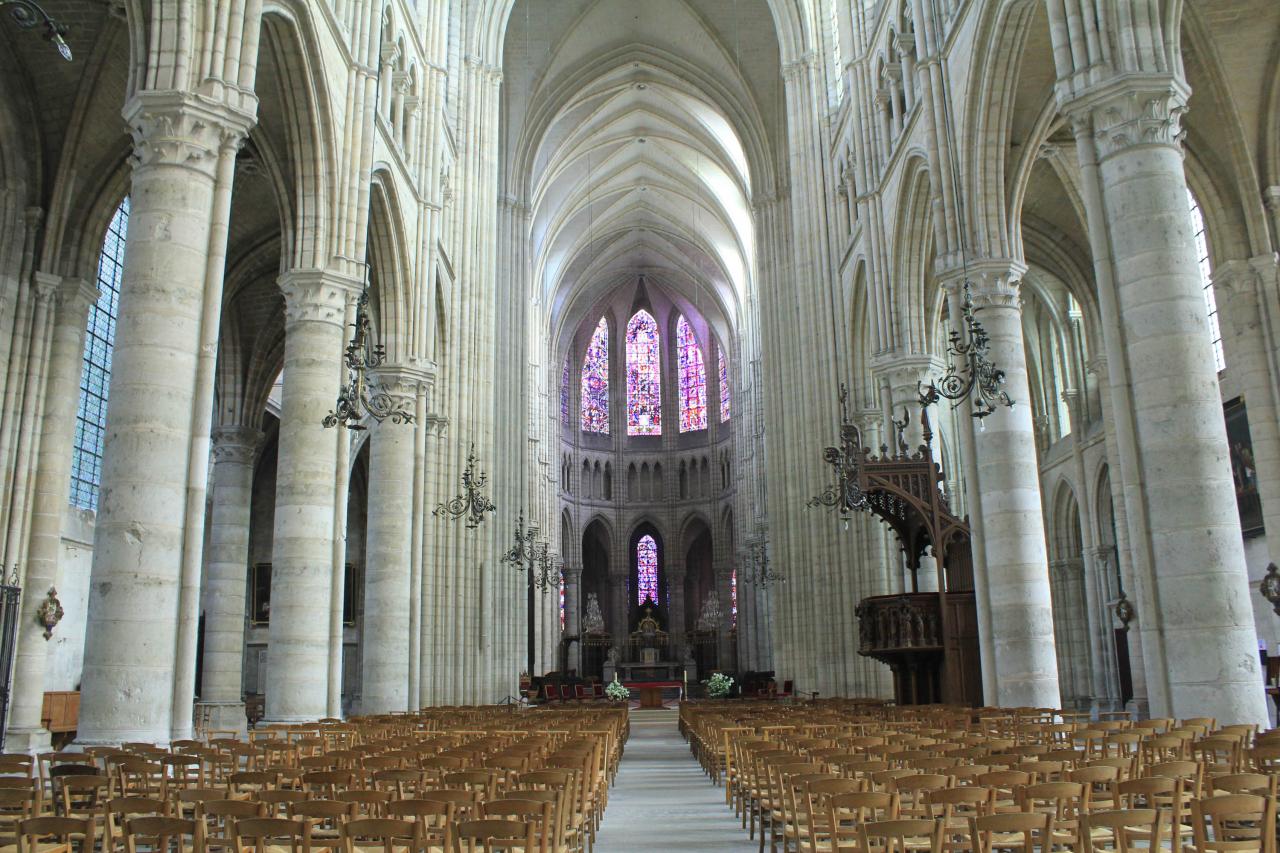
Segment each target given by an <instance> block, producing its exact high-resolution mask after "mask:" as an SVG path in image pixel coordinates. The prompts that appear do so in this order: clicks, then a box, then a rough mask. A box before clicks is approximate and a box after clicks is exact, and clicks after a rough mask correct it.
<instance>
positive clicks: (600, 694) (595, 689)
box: [591, 681, 605, 702]
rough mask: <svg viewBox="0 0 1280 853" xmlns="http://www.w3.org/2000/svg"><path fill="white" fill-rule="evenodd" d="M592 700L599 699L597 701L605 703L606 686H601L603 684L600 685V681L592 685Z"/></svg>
mask: <svg viewBox="0 0 1280 853" xmlns="http://www.w3.org/2000/svg"><path fill="white" fill-rule="evenodd" d="M591 698H592V699H597V700H599V701H601V702H603V701H604V698H605V695H604V685H603V684H601V683H600V682H598V681H596V682H593V683H592V685H591Z"/></svg>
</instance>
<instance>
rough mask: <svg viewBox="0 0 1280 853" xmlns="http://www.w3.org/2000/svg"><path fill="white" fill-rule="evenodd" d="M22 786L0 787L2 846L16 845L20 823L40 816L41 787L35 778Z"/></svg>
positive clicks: (0, 833) (0, 834) (0, 837)
mask: <svg viewBox="0 0 1280 853" xmlns="http://www.w3.org/2000/svg"><path fill="white" fill-rule="evenodd" d="M30 782H31V784H28V785H26V786H25V787H21V788H0V846H4V847H9V846H13V847H16V846H17V844H18V824H20V823H21V822H22V821H24V820H28V819H30V818H32V817H38V816H39V809H38V807H37V803H38V802H39V800H38V797H39V788H38V786H37V785H36V784H35V780H30Z"/></svg>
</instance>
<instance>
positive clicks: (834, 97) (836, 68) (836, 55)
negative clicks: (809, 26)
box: [827, 0, 844, 107]
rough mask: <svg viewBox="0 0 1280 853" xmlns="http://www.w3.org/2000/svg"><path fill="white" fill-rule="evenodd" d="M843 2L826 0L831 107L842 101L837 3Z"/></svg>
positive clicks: (841, 56) (841, 63) (842, 57)
mask: <svg viewBox="0 0 1280 853" xmlns="http://www.w3.org/2000/svg"><path fill="white" fill-rule="evenodd" d="M841 2H844V0H827V14H828V16H829V19H828V20H829V21H830V24H831V105H832V106H833V107H838V106H840V102H841V101H843V100H844V56H843V52H842V51H841V49H840V13H839V11H838V9H839V3H841Z"/></svg>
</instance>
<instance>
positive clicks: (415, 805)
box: [387, 800, 455, 853]
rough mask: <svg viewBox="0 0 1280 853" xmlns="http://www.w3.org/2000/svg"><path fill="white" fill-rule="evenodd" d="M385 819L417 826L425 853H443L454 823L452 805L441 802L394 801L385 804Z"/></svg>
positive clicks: (447, 844) (446, 847)
mask: <svg viewBox="0 0 1280 853" xmlns="http://www.w3.org/2000/svg"><path fill="white" fill-rule="evenodd" d="M387 817H389V818H392V819H394V820H411V821H414V822H415V823H417V824H418V829H419V833H420V840H421V842H422V845H423V847H424V849H425V850H426V851H427V853H445V851H447V849H448V846H449V831H450V828H451V827H452V826H453V824H454V823H455V812H454V807H453V803H451V802H448V801H441V800H395V801H394V802H391V803H388V804H387Z"/></svg>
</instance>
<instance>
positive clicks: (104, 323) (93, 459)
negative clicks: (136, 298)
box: [71, 197, 129, 510]
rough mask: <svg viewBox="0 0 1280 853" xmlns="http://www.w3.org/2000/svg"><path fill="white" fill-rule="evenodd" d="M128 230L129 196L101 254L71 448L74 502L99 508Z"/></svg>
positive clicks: (105, 241)
mask: <svg viewBox="0 0 1280 853" xmlns="http://www.w3.org/2000/svg"><path fill="white" fill-rule="evenodd" d="M128 231H129V199H128V198H127V197H126V198H125V200H124V201H122V202H120V206H119V207H117V208H116V212H115V214H114V215H112V217H111V224H109V225H108V226H107V233H106V236H105V237H103V239H102V251H101V252H100V253H99V254H98V282H97V283H98V301H97V302H96V303H94V304H93V305H92V306H91V307H90V308H89V322H88V325H87V327H86V329H85V336H84V363H83V365H82V367H81V370H80V405H79V407H78V408H77V409H76V440H75V444H74V445H73V446H72V448H71V503H72V504H74V505H76V506H78V507H81V508H83V509H92V510H96V509H97V508H98V483H99V481H100V480H101V478H102V438H103V435H104V434H105V433H106V428H107V389H108V387H109V386H110V384H111V350H112V349H113V348H114V347H115V343H116V310H117V309H118V308H119V305H120V279H121V278H122V277H123V275H124V241H125V235H126V234H127V233H128Z"/></svg>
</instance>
